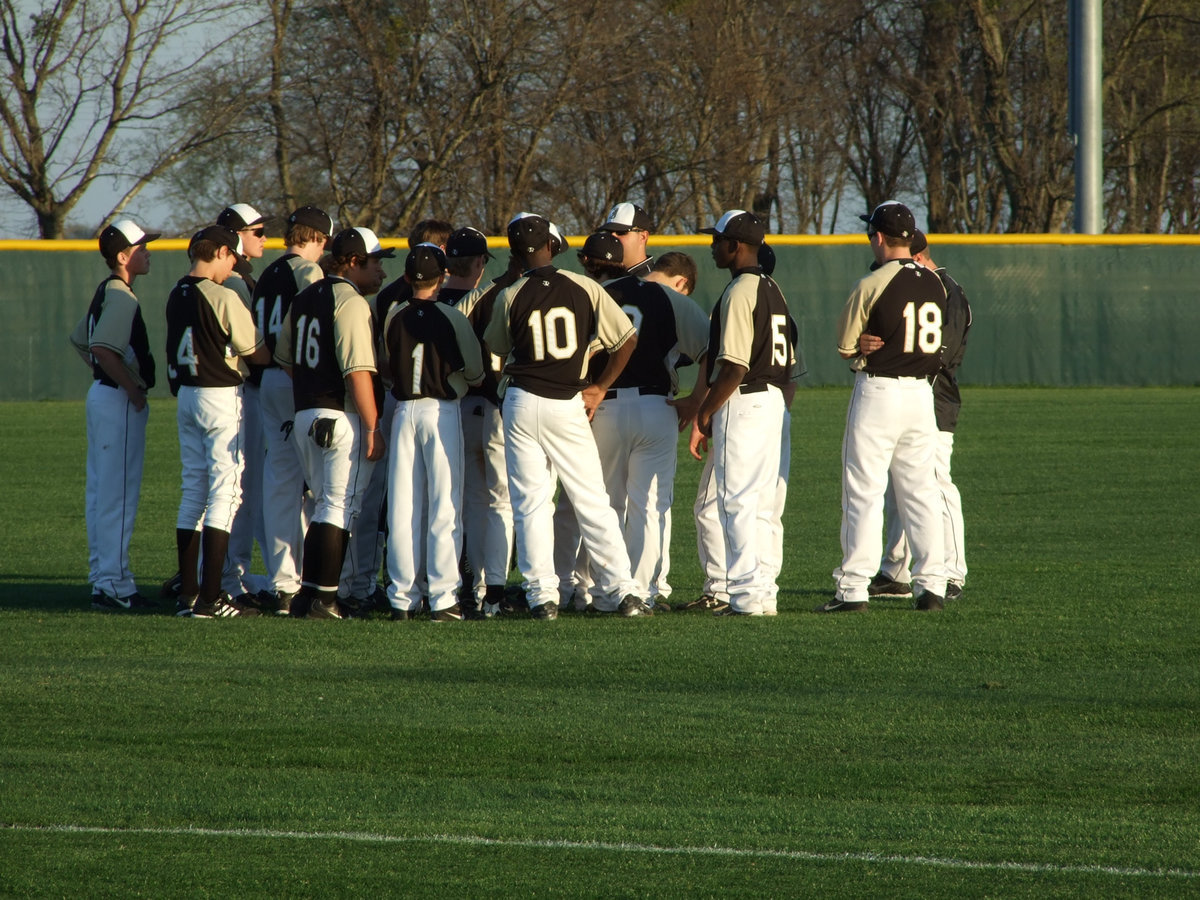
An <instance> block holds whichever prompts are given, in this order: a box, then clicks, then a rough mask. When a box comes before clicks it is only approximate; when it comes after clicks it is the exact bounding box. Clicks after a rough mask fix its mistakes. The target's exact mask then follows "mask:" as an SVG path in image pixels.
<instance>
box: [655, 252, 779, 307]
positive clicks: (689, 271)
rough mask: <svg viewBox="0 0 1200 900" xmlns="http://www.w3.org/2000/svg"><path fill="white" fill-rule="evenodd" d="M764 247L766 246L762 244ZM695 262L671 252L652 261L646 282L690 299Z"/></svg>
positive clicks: (693, 289)
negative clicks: (652, 264) (652, 282)
mask: <svg viewBox="0 0 1200 900" xmlns="http://www.w3.org/2000/svg"><path fill="white" fill-rule="evenodd" d="M763 246H764V247H765V246H766V244H763ZM698 274H699V273H698V272H697V270H696V261H695V260H694V259H692V258H691V257H690V256H688V255H687V254H686V253H680V252H679V251H678V250H672V251H671V252H669V253H664V254H663V255H662V256H660V257H658V258H657V259H655V260H654V268H653V269H651V270H650V274H649V275H647V276H646V280H647V281H657V282H658V283H659V284H665V285H666V286H667V287H669V288H670V289H671V290H673V291H678V292H679V293H681V294H683V295H684V296H687V297H690V296H691V295H692V292H693V291H695V290H696V277H697V275H698Z"/></svg>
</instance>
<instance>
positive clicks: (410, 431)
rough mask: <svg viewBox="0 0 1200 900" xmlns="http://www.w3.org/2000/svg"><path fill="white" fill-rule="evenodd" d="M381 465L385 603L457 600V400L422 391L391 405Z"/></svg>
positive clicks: (433, 604) (412, 606)
mask: <svg viewBox="0 0 1200 900" xmlns="http://www.w3.org/2000/svg"><path fill="white" fill-rule="evenodd" d="M390 454H391V455H390V465H389V468H388V538H387V564H388V578H389V583H388V587H387V595H388V602H389V603H390V604H391V606H392V608H393V609H400V610H408V611H410V612H416V611H418V610H419V609H420V608H421V594H422V585H421V580H422V577H421V576H422V573H424V575H425V576H426V577H427V579H428V590H429V608H430V610H431V611H433V612H437V611H438V610H443V609H449V608H450V607H452V606H454V605H455V604H456V603H457V602H458V587H459V584H460V583H461V578H460V577H459V571H458V559H459V556H460V554H461V553H462V488H463V485H462V469H463V439H462V418H461V414H460V406H459V401H458V400H438V399H435V398H432V397H423V398H420V399H417V400H404V401H401V402H400V403H398V404H397V405H396V413H395V415H394V416H393V418H392V429H391V450H390Z"/></svg>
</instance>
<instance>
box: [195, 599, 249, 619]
mask: <svg viewBox="0 0 1200 900" xmlns="http://www.w3.org/2000/svg"><path fill="white" fill-rule="evenodd" d="M258 614H259V613H258V610H257V609H255V608H254V607H253V606H242V605H241V604H240V603H237V602H236V601H234V600H231V599H230V597H229V595H228V594H221V595H220V596H219V597H217V599H216V600H215V601H213V602H211V603H210V602H205V601H203V600H197V601H196V603H195V605H194V606H192V618H193V619H231V618H233V617H235V616H237V617H241V618H252V617H254V616H257V615H258Z"/></svg>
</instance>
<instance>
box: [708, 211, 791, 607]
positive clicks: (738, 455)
mask: <svg viewBox="0 0 1200 900" xmlns="http://www.w3.org/2000/svg"><path fill="white" fill-rule="evenodd" d="M701 232H702V233H704V234H711V235H712V256H713V261H714V262H715V263H716V265H717V268H719V269H728V270H729V273H730V275H731V276H732V277H731V280H730V282H729V284H728V286H727V287H726V288H725V291H724V293H722V294H721V299H720V300H719V301H718V302H717V305H716V306H714V307H713V311H712V316H711V319H710V330H709V338H708V348H709V352H708V356H707V360H706V377H705V381H706V383H707V384H708V386H709V390H708V394H707V395H706V396H705V397H704V400H703V401H702V402H701V404H700V408H699V410H698V412H697V413H696V418H695V421H694V422H693V424H692V435H691V439H690V441H689V450H690V452H691V454H692V456H693V457H695V458H696V459H702V458H703V457H702V455H701V450H702V449H707V447H708V442H709V440H710V439H711V441H712V457H713V479H714V484H715V492H716V503H717V510H718V516H719V519H720V523H721V531H722V533H723V535H724V540H725V547H724V560H725V579H724V580H725V582H726V584H727V589H728V593H729V605H728V607H726V608H721V609H717V610H715V611H714V612H715V614H717V615H748V616H760V615H764V614H767V613H769V612H771V610H772V604H773V602H774V598H775V595H776V594H777V592H778V587H777V586H776V585H775V584H774V576H775V575H777V574H778V568H777V567H773V566H772V564H771V560H772V553H773V542H774V541H775V536H774V534H773V531H772V528H773V525H772V521H773V518H774V516H775V508H776V491H777V489H778V485H777V480H778V477H779V469H780V454H779V452H778V450H777V451H776V452H774V453H771V452H764V450H766V449H767V448H772V447H774V448H778V447H779V440H780V435H781V433H782V430H783V417H784V406H785V404H784V395H783V391H782V390H781V389H780V387H779V385H780V384H783V383H785V382H786V381H787V380H788V378H789V376H790V373H791V370H792V367H793V365H794V364H795V353H794V340H793V337H792V333H791V329H790V327H789V321H790V316H789V314H788V307H787V301H786V300H784V298H783V294H782V293H781V292H780V290H779V286H778V285H777V284H775V282H774V281H773V280H771V279H770V278H768V277H764V276H763V274H762V270H761V269H760V268H759V266H758V251H759V246H760V245H761V244H762V242H763V238H764V236H765V232H766V229H765V227H764V225H763V223H762V221H761V220H759V218H758V217H757V216H755V215H753V214H752V213H748V212H745V211H744V210H740V209H734V210H730V211H728V212H726V213H725V214H724V215H722V216H721V218H720V219H719V220H717V223H716V224H715V225H714V226H713V227H712V228H703V229H701Z"/></svg>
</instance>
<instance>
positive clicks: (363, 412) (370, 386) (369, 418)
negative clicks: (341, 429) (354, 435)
mask: <svg viewBox="0 0 1200 900" xmlns="http://www.w3.org/2000/svg"><path fill="white" fill-rule="evenodd" d="M371 375H372V373H371V372H366V371H362V372H351V373H350V374H348V375H347V376H346V389H347V390H348V391H349V392H350V396H351V397H352V398H353V399H354V407H355V409H357V410H358V417H359V419H361V420H362V426H363V428H364V429H365V430H367V431H374V430H375V429H376V428H377V427H378V426H379V410H377V409H376V408H375V384H374V381H373V380H372V379H371Z"/></svg>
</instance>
